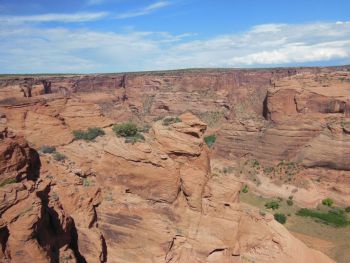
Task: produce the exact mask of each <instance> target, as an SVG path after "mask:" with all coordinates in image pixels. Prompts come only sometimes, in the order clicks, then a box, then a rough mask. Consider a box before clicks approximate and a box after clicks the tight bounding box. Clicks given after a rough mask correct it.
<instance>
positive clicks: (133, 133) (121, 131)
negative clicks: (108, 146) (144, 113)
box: [113, 122, 145, 144]
mask: <svg viewBox="0 0 350 263" xmlns="http://www.w3.org/2000/svg"><path fill="white" fill-rule="evenodd" d="M113 131H114V132H115V134H116V135H117V136H118V137H124V138H125V143H132V144H134V143H136V142H139V141H144V140H145V137H144V136H143V135H142V134H141V133H140V132H139V131H140V129H138V128H137V125H136V124H134V123H132V122H127V123H121V124H115V125H114V126H113Z"/></svg>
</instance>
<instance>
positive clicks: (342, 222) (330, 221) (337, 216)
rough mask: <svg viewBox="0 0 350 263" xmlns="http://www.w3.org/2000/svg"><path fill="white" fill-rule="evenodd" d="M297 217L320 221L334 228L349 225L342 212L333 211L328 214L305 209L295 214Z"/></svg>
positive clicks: (338, 210)
mask: <svg viewBox="0 0 350 263" xmlns="http://www.w3.org/2000/svg"><path fill="white" fill-rule="evenodd" d="M296 214H297V215H298V216H304V217H311V218H316V219H318V220H321V222H322V223H324V224H327V225H332V226H336V227H344V226H347V225H349V221H348V220H347V217H346V215H345V213H344V211H343V210H340V209H333V210H330V211H328V212H320V211H315V210H311V209H307V208H302V209H300V210H299V211H298V212H297V213H296Z"/></svg>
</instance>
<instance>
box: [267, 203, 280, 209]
mask: <svg viewBox="0 0 350 263" xmlns="http://www.w3.org/2000/svg"><path fill="white" fill-rule="evenodd" d="M265 207H266V208H267V209H272V210H277V209H278V208H279V207H280V204H279V203H278V202H277V201H271V202H267V203H266V204H265Z"/></svg>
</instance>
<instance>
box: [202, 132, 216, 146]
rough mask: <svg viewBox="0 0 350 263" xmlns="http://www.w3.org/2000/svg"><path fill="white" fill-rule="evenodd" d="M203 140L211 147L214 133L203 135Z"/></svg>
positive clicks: (214, 136)
mask: <svg viewBox="0 0 350 263" xmlns="http://www.w3.org/2000/svg"><path fill="white" fill-rule="evenodd" d="M204 141H205V143H206V144H207V145H208V147H209V148H211V147H212V146H213V145H214V143H215V141H216V135H215V134H212V135H209V136H205V137H204Z"/></svg>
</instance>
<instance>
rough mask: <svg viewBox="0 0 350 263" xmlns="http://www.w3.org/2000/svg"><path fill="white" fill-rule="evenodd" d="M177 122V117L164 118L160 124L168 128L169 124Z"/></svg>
mask: <svg viewBox="0 0 350 263" xmlns="http://www.w3.org/2000/svg"><path fill="white" fill-rule="evenodd" d="M178 122H181V119H180V118H179V117H165V118H164V119H163V121H162V124H163V125H164V126H169V125H170V124H173V123H178Z"/></svg>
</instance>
